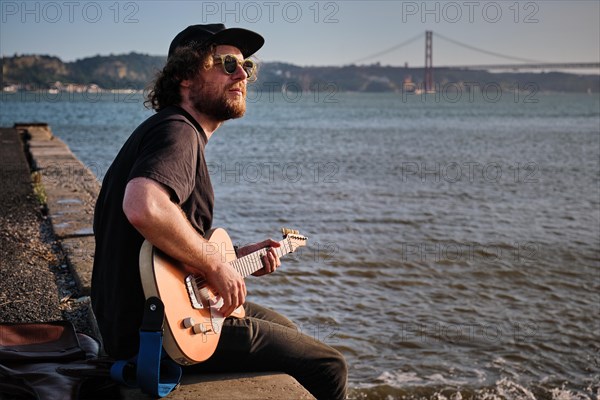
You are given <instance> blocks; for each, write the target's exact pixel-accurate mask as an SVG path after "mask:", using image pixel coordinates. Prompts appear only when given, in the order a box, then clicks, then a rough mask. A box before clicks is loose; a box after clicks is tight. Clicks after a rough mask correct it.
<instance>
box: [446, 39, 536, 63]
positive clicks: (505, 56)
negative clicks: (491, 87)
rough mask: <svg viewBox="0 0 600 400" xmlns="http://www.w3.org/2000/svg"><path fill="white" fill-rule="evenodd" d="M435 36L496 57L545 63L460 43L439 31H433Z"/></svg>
mask: <svg viewBox="0 0 600 400" xmlns="http://www.w3.org/2000/svg"><path fill="white" fill-rule="evenodd" d="M435 36H437V37H439V38H441V39H444V40H447V41H448V42H451V43H454V44H456V45H459V46H462V47H466V48H467V49H470V50H475V51H479V52H481V53H485V54H490V55H493V56H496V57H502V58H506V59H509V60H513V61H522V62H529V63H536V64H543V63H545V61H538V60H530V59H527V58H520V57H513V56H507V55H505V54H500V53H496V52H493V51H489V50H485V49H480V48H478V47H475V46H471V45H468V44H466V43H462V42H459V41H457V40H454V39H451V38H449V37H447V36H444V35H440V34H439V33H435Z"/></svg>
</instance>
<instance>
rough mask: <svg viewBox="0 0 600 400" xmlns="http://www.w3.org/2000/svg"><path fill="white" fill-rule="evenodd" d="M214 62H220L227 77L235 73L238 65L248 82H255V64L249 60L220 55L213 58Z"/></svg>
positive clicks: (231, 55) (230, 55)
mask: <svg viewBox="0 0 600 400" xmlns="http://www.w3.org/2000/svg"><path fill="white" fill-rule="evenodd" d="M213 57H214V60H215V61H220V62H221V65H223V71H225V73H226V74H227V75H231V74H233V73H234V72H235V70H236V69H237V67H238V65H241V66H242V69H243V70H244V72H245V73H246V76H247V77H248V81H250V82H253V81H255V80H256V66H257V65H256V63H255V62H254V61H252V60H250V59H246V60H240V59H238V58H237V57H236V56H234V55H233V54H222V55H215V56H213Z"/></svg>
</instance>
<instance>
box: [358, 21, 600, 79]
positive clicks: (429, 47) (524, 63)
mask: <svg viewBox="0 0 600 400" xmlns="http://www.w3.org/2000/svg"><path fill="white" fill-rule="evenodd" d="M433 37H434V35H433V31H425V66H424V67H423V70H424V79H423V83H424V89H425V90H432V89H433V71H434V66H433ZM435 37H436V38H439V39H442V40H443V41H446V42H448V43H452V44H454V45H457V46H460V47H463V48H466V49H469V50H472V51H474V52H478V53H480V54H486V55H491V56H495V57H498V58H502V59H505V60H510V61H512V62H513V63H510V64H507V63H503V64H483V65H441V66H436V67H435V68H438V69H442V68H446V69H467V70H511V71H519V70H532V69H533V70H550V69H554V70H556V69H588V70H589V69H600V62H544V61H539V60H531V59H527V58H522V57H515V56H511V55H507V54H501V53H497V52H494V51H490V50H486V49H482V48H479V47H475V46H472V45H469V44H467V43H463V42H461V41H458V40H455V39H452V38H449V37H447V36H444V35H442V34H439V33H436V34H435ZM422 38H423V33H420V34H418V35H417V36H414V37H412V38H410V39H408V40H406V41H403V42H402V43H399V44H397V45H394V46H392V47H390V48H387V49H385V50H382V51H379V52H377V53H374V54H371V55H369V56H367V57H363V58H360V59H358V60H355V61H354V62H353V64H356V63H360V62H364V61H368V60H371V61H373V60H376V59H377V58H378V57H380V56H382V55H385V54H389V53H390V52H392V51H396V50H398V49H400V48H402V47H405V46H408V45H409V44H412V43H413V42H415V41H417V40H419V39H422ZM515 62H518V63H515Z"/></svg>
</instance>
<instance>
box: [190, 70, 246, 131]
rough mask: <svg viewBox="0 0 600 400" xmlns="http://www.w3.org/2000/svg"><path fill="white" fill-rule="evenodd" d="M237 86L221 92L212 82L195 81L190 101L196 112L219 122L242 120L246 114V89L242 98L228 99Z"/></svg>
mask: <svg viewBox="0 0 600 400" xmlns="http://www.w3.org/2000/svg"><path fill="white" fill-rule="evenodd" d="M234 86H235V84H233V85H231V86H229V87H227V88H225V89H222V88H221V90H219V89H220V88H218V87H216V85H212V84H211V83H210V82H200V81H199V80H195V81H194V82H193V84H192V86H191V88H190V89H191V91H190V101H191V102H192V105H193V106H194V108H195V109H196V111H198V112H200V113H203V114H206V115H209V116H211V117H212V118H214V119H216V120H218V121H227V120H229V119H234V118H240V117H242V116H243V115H244V113H245V112H246V88H245V87H243V86H242V87H241V90H242V97H241V98H240V97H237V96H236V97H234V98H231V97H228V96H227V93H228V91H229V90H230V89H231V88H233V87H234Z"/></svg>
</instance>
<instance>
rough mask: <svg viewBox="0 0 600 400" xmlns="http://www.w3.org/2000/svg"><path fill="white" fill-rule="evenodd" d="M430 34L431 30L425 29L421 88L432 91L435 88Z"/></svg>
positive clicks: (431, 33)
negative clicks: (423, 69)
mask: <svg viewBox="0 0 600 400" xmlns="http://www.w3.org/2000/svg"><path fill="white" fill-rule="evenodd" d="M432 36H433V32H432V31H425V77H424V80H423V86H424V87H423V90H424V91H425V92H433V91H434V90H435V88H434V86H433V61H432V55H433V50H432V47H431V44H432Z"/></svg>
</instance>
